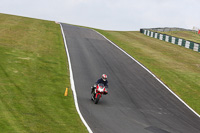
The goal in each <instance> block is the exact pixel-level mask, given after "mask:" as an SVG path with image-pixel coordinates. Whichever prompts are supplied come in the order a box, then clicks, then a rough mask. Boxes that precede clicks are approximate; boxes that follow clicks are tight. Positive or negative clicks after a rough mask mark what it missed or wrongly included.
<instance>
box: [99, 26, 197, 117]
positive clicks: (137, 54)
mask: <svg viewBox="0 0 200 133" xmlns="http://www.w3.org/2000/svg"><path fill="white" fill-rule="evenodd" d="M96 30H97V31H98V32H100V33H101V34H103V35H104V36H106V37H107V38H108V39H110V40H111V41H113V42H114V43H115V44H117V45H118V46H119V47H121V48H122V49H124V50H125V51H126V52H127V53H129V54H130V55H131V56H133V57H134V58H135V59H137V60H138V61H139V62H141V63H142V64H143V65H144V66H145V67H147V68H148V69H149V70H150V71H151V72H153V73H154V74H155V75H156V76H157V77H158V78H159V79H161V80H162V81H163V82H164V83H165V84H166V85H167V86H168V87H169V88H170V89H171V90H172V91H174V92H175V93H176V94H177V95H178V96H179V97H180V98H181V99H183V100H184V101H185V102H186V103H187V104H188V105H189V106H190V107H192V108H193V109H194V110H195V111H196V112H197V113H198V114H200V54H199V53H198V52H194V51H192V50H190V49H185V48H183V47H180V46H178V45H174V44H171V43H167V42H164V41H160V40H158V39H154V38H151V37H147V36H145V35H143V34H141V33H139V32H137V31H135V32H133V31H130V32H128V31H126V32H124V31H104V30H98V29H96Z"/></svg>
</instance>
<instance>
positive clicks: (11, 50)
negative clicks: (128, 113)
mask: <svg viewBox="0 0 200 133" xmlns="http://www.w3.org/2000/svg"><path fill="white" fill-rule="evenodd" d="M66 87H67V88H69V87H70V83H69V71H68V63H67V57H66V53H65V48H64V44H63V38H62V34H61V30H60V26H59V25H57V24H55V23H54V22H51V21H43V20H37V19H30V18H24V17H18V16H11V15H6V14H0V112H1V113H0V118H1V120H0V131H1V132H2V133H10V132H15V133H32V132H34V133H39V132H48V133H62V132H74V133H75V132H87V130H86V128H85V126H84V125H83V123H82V121H81V120H80V118H79V116H78V114H77V111H76V109H75V106H74V101H73V95H72V91H71V89H69V92H68V96H67V97H65V96H64V93H65V89H66Z"/></svg>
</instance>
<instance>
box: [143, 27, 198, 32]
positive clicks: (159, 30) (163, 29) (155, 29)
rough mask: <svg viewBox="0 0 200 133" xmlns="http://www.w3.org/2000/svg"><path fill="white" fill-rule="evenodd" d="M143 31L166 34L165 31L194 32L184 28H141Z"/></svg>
mask: <svg viewBox="0 0 200 133" xmlns="http://www.w3.org/2000/svg"><path fill="white" fill-rule="evenodd" d="M143 29H144V30H153V31H158V32H167V31H194V32H196V30H191V29H184V28H178V27H162V28H143Z"/></svg>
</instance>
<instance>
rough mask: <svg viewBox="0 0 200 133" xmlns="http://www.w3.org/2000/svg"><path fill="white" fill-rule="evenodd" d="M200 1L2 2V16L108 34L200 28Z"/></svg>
mask: <svg viewBox="0 0 200 133" xmlns="http://www.w3.org/2000/svg"><path fill="white" fill-rule="evenodd" d="M199 12H200V0H0V13H6V14H12V15H20V16H26V17H31V18H39V19H45V20H52V21H59V22H64V23H70V24H76V25H82V26H89V27H93V28H100V29H104V30H127V31H132V30H139V29H140V28H156V27H180V28H188V29H192V28H193V26H196V27H200V13H199Z"/></svg>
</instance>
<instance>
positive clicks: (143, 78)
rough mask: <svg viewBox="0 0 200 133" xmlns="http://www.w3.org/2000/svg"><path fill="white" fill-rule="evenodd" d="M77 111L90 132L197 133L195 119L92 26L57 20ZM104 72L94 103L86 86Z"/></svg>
mask: <svg viewBox="0 0 200 133" xmlns="http://www.w3.org/2000/svg"><path fill="white" fill-rule="evenodd" d="M62 27H63V31H64V33H65V38H66V42H67V46H68V49H69V55H70V59H71V65H72V71H73V76H74V82H75V88H76V93H77V97H78V104H79V108H80V111H81V113H82V115H83V117H84V119H85V120H86V122H87V123H88V125H89V127H90V128H91V130H92V131H93V132H94V133H200V118H199V117H198V116H197V115H195V114H194V113H193V112H192V111H191V110H189V109H188V108H187V107H186V106H185V105H184V104H183V103H182V102H180V100H178V99H177V98H176V97H175V96H174V95H173V94H172V93H171V92H169V91H168V90H167V89H166V88H165V87H164V86H163V85H162V84H161V83H160V82H158V81H157V80H156V79H155V78H154V77H153V76H152V75H151V74H150V73H148V72H147V71H146V70H145V69H143V68H142V67H141V66H140V65H138V64H137V63H136V62H135V61H133V60H132V59H131V58H130V57H128V56H127V55H126V54H124V53H123V52H122V51H120V50H119V49H118V48H116V47H115V46H114V45H112V44H111V43H110V42H109V41H107V40H105V39H104V38H103V37H102V36H101V35H99V34H98V33H96V32H95V31H93V30H91V29H87V28H81V27H76V26H71V25H67V24H62ZM103 73H105V74H107V75H108V81H109V89H108V92H109V94H108V95H105V96H103V97H102V99H100V101H99V103H98V104H97V105H96V104H94V103H93V102H92V101H91V99H90V91H91V90H90V87H91V86H92V85H93V84H94V83H95V82H96V80H97V79H98V78H100V77H101V75H102V74H103Z"/></svg>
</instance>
